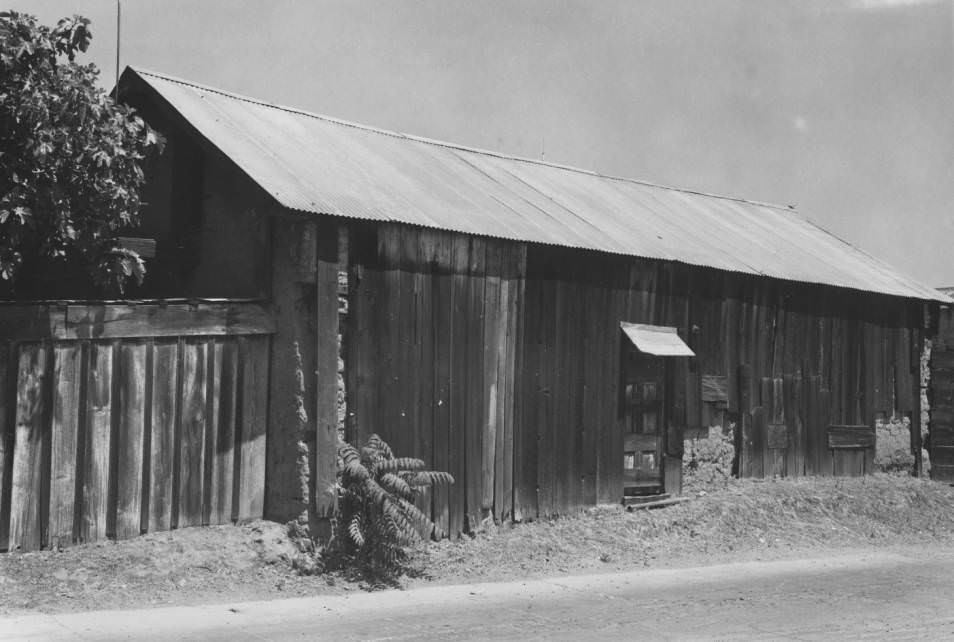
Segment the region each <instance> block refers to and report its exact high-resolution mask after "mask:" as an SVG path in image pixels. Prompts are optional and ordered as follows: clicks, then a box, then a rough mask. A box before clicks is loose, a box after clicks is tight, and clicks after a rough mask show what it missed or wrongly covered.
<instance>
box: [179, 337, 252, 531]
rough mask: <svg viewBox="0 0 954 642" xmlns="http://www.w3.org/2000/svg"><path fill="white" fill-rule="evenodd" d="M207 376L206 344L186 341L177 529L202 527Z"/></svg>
mask: <svg viewBox="0 0 954 642" xmlns="http://www.w3.org/2000/svg"><path fill="white" fill-rule="evenodd" d="M209 374H210V373H209V372H208V344H207V343H206V342H205V341H204V340H201V339H200V340H198V341H196V340H190V341H186V342H185V345H184V347H183V354H182V403H181V406H180V419H179V423H180V431H181V439H180V445H179V497H178V506H179V513H178V521H177V524H176V525H177V526H178V527H180V528H181V527H183V526H200V525H201V524H202V500H203V497H204V494H205V493H204V491H205V488H204V482H205V475H204V470H205V449H206V444H205V431H206V424H207V419H208V418H207V413H208V409H207V405H206V390H207V383H206V377H208V376H209ZM259 385H261V384H259Z"/></svg>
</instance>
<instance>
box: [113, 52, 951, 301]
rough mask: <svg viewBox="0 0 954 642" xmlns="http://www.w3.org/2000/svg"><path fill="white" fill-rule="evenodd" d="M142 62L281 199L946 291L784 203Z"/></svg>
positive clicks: (470, 230)
mask: <svg viewBox="0 0 954 642" xmlns="http://www.w3.org/2000/svg"><path fill="white" fill-rule="evenodd" d="M127 74H138V76H139V77H140V78H141V79H142V80H144V81H145V82H146V83H147V84H148V85H149V86H151V87H152V88H153V89H155V91H157V92H158V93H159V94H160V95H161V96H162V97H163V98H164V99H165V100H166V101H167V102H168V103H169V104H170V105H171V106H172V107H173V108H174V109H175V110H177V111H178V112H179V113H180V114H181V115H182V116H183V117H184V118H186V119H187V120H188V121H189V122H190V123H191V124H192V125H193V126H194V127H195V128H196V129H197V130H198V131H199V132H200V133H201V134H202V135H203V136H205V137H206V138H207V139H208V140H209V141H210V142H211V143H212V144H213V145H215V146H216V147H218V148H219V149H220V150H221V151H222V152H224V153H225V154H226V155H227V156H228V157H229V158H230V159H232V160H233V161H234V162H235V163H236V164H237V165H238V166H239V167H240V168H241V169H242V170H243V171H244V172H246V173H247V174H248V175H249V176H250V177H251V178H252V179H253V180H254V181H255V182H257V183H258V184H259V185H260V186H261V187H262V188H263V189H265V190H266V191H267V192H268V193H270V194H272V195H273V196H274V197H275V199H276V200H277V201H278V202H279V203H281V204H282V205H283V206H285V207H288V208H291V209H294V210H300V211H303V212H310V213H314V214H332V215H337V216H344V217H349V218H357V219H369V220H380V221H394V222H401V223H409V224H412V225H423V226H427V227H433V228H439V229H444V230H451V231H456V232H464V233H467V234H479V235H485V236H492V237H498V238H504V239H512V240H517V241H530V242H537V243H547V244H553V245H562V246H568V247H576V248H585V249H590V250H599V251H604V252H612V253H617V254H625V255H632V256H640V257H645V258H651V259H664V260H673V261H680V262H683V263H688V264H691V265H700V266H708V267H713V268H718V269H722V270H729V271H734V272H742V273H747V274H757V275H765V276H771V277H775V278H780V279H788V280H793V281H802V282H806V283H825V284H829V285H836V286H842V287H847V288H853V289H858V290H867V291H872V292H880V293H885V294H892V295H898V296H905V297H914V298H919V299H929V300H939V301H944V302H950V299H946V298H945V295H943V294H941V293H940V292H938V291H937V290H935V289H934V288H931V287H928V286H926V285H923V284H921V283H918V282H917V281H915V280H913V279H910V278H908V277H905V276H904V275H902V274H899V273H898V272H897V271H896V270H894V269H893V268H891V267H889V266H887V265H885V264H884V263H882V262H881V261H879V260H877V259H875V258H873V257H871V256H869V255H867V254H865V253H864V252H862V251H860V250H858V249H857V248H854V247H852V246H851V245H849V244H848V243H845V242H844V241H841V240H839V239H838V238H836V237H834V236H832V235H831V234H828V233H827V232H825V231H823V230H821V229H820V228H818V227H817V226H815V225H813V224H811V223H810V222H808V221H807V220H805V219H803V218H802V217H800V216H799V215H798V214H796V213H795V212H793V211H791V210H790V209H789V208H784V207H778V206H773V205H765V204H759V203H752V202H748V201H742V200H738V199H731V198H725V197H718V196H710V195H705V194H699V193H695V192H690V191H684V190H677V189H672V188H666V187H659V186H655V185H650V184H646V183H641V182H638V181H631V180H625V179H619V178H612V177H606V176H601V175H598V174H594V173H592V172H586V171H582V170H576V169H572V168H565V167H560V166H556V165H552V164H546V163H542V162H537V161H531V160H524V159H516V158H511V157H507V156H503V155H500V154H495V153H492V152H484V151H479V150H472V149H467V148H462V147H457V146H453V145H449V144H444V143H437V142H434V141H427V140H424V139H419V138H415V137H410V136H405V135H402V134H395V133H392V132H384V131H381V130H375V129H371V128H367V127H362V126H359V125H353V124H350V123H345V122H342V121H338V120H334V119H330V118H326V117H323V116H316V115H313V114H308V113H305V112H300V111H296V110H292V109H287V108H283V107H277V106H274V105H269V104H266V103H262V102H259V101H255V100H253V99H248V98H244V97H240V96H235V95H232V94H228V93H225V92H221V91H219V90H215V89H210V88H206V87H201V86H198V85H195V84H193V83H189V82H186V81H181V80H177V79H173V78H169V77H166V76H161V75H158V74H154V73H151V72H146V71H139V70H127Z"/></svg>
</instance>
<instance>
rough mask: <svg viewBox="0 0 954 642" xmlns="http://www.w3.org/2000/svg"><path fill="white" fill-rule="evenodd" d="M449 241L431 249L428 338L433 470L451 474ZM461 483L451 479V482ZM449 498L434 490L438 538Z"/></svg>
mask: <svg viewBox="0 0 954 642" xmlns="http://www.w3.org/2000/svg"><path fill="white" fill-rule="evenodd" d="M451 279H452V276H451V242H450V240H449V235H439V236H438V237H437V239H436V240H435V247H434V274H433V278H432V281H431V288H432V292H431V336H432V337H433V339H432V340H433V342H434V353H433V366H432V368H433V370H434V383H433V386H434V393H433V398H434V409H433V414H434V418H433V422H434V437H433V444H434V447H433V459H432V461H433V462H434V469H435V470H442V471H450V454H449V448H450V431H451V429H452V425H451V351H452V347H451V335H452V325H453V321H452V316H451V314H452V312H453V300H452V296H453V295H452V288H451ZM461 482H462V480H459V479H457V478H456V477H455V478H454V483H455V484H459V483H461ZM450 497H451V493H450V492H449V490H448V488H447V487H446V486H438V487H437V488H435V489H434V494H433V504H434V511H433V513H434V523H435V525H436V527H437V530H438V536H440V537H444V536H447V535H448V533H449V522H448V519H449V512H448V501H449V498H450Z"/></svg>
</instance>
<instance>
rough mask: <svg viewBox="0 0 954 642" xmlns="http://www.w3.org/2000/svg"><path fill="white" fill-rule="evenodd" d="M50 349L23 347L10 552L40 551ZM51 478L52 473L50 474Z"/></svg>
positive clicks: (19, 371)
mask: <svg viewBox="0 0 954 642" xmlns="http://www.w3.org/2000/svg"><path fill="white" fill-rule="evenodd" d="M49 350H50V349H49V347H48V346H46V345H44V344H23V345H21V346H20V358H19V368H18V372H17V409H16V424H15V434H14V446H13V480H12V484H11V489H10V490H11V498H10V549H11V550H20V551H24V552H25V551H35V550H39V549H40V547H41V544H42V541H43V540H42V531H43V522H44V521H45V513H46V511H47V510H48V507H47V506H44V505H43V500H42V495H43V490H42V486H43V477H44V472H43V442H44V440H45V437H46V436H47V433H48V432H49V427H48V425H46V421H45V417H46V416H47V411H48V408H46V403H47V401H46V397H47V395H46V392H47V390H46V387H47V386H48V385H49V376H48V374H47V368H48V358H49ZM47 474H49V471H47Z"/></svg>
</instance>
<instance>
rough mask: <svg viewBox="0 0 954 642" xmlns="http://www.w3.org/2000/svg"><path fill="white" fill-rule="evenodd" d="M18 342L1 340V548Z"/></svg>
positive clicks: (6, 522)
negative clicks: (16, 343) (16, 344)
mask: <svg viewBox="0 0 954 642" xmlns="http://www.w3.org/2000/svg"><path fill="white" fill-rule="evenodd" d="M18 367H19V364H18V359H17V349H16V346H15V344H12V343H10V342H8V341H0V551H5V550H7V549H8V543H9V538H10V485H11V482H12V479H13V437H14V433H15V429H14V426H15V423H14V419H15V418H14V417H13V409H14V408H15V407H16V383H17V381H16V379H17V371H18Z"/></svg>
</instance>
